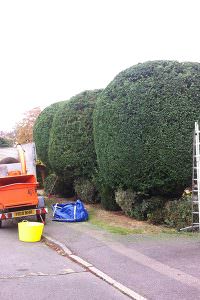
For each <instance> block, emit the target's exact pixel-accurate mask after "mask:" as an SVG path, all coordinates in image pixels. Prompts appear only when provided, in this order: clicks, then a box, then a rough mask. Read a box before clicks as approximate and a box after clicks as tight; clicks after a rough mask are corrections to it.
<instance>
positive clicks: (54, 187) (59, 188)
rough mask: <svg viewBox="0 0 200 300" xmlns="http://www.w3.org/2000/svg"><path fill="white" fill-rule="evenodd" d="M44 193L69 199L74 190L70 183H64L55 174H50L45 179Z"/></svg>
mask: <svg viewBox="0 0 200 300" xmlns="http://www.w3.org/2000/svg"><path fill="white" fill-rule="evenodd" d="M44 191H45V194H46V195H61V196H68V197H71V196H73V195H74V190H73V188H72V184H71V183H68V182H67V183H66V182H65V181H64V180H63V178H60V177H59V176H57V175H56V174H50V175H48V176H47V177H46V178H45V181H44Z"/></svg>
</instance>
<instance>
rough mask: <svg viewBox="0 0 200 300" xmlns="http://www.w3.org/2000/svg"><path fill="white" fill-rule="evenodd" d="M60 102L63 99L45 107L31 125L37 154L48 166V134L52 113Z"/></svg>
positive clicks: (53, 113)
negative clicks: (32, 125)
mask: <svg viewBox="0 0 200 300" xmlns="http://www.w3.org/2000/svg"><path fill="white" fill-rule="evenodd" d="M62 103H63V101H61V102H56V103H54V104H51V105H50V106H48V107H46V108H45V109H44V110H43V111H42V112H41V113H40V115H39V116H38V118H37V119H36V122H35V124H34V127H33V139H34V141H35V144H36V149H37V156H38V158H39V159H40V160H42V162H43V163H44V164H46V165H47V166H48V167H49V159H48V149H49V134H50V131H51V126H52V122H53V118H54V115H55V113H56V112H57V110H58V108H59V107H60V105H61V104H62Z"/></svg>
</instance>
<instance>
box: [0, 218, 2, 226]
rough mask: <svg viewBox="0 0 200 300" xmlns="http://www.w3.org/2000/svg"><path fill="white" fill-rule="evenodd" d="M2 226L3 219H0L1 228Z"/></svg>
mask: <svg viewBox="0 0 200 300" xmlns="http://www.w3.org/2000/svg"><path fill="white" fill-rule="evenodd" d="M1 227H2V221H1V220H0V228H1Z"/></svg>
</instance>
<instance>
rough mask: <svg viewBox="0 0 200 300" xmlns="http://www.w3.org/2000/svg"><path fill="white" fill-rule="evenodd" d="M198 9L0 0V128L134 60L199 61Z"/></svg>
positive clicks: (181, 1)
mask: <svg viewBox="0 0 200 300" xmlns="http://www.w3.org/2000/svg"><path fill="white" fill-rule="evenodd" d="M199 11H200V1H199V0H188V1H185V0H65V1H61V0H52V1H51V0H34V1H33V0H32V1H30V0H0V84H1V86H0V101H1V102H0V103H1V114H0V131H1V130H11V129H12V127H13V126H14V125H15V123H16V122H17V121H18V120H19V119H20V118H21V117H22V113H23V112H25V111H27V110H29V109H31V108H34V107H36V106H41V107H45V106H48V105H50V104H51V103H54V102H57V101H60V100H66V99H69V98H70V97H72V96H74V95H75V94H77V93H79V92H82V91H84V90H87V89H95V88H104V87H106V86H107V84H108V83H109V82H110V81H111V80H112V79H113V78H114V77H115V76H116V75H117V74H118V73H119V72H120V71H122V70H123V69H126V68H128V67H130V66H132V65H134V64H137V63H139V62H145V61H147V60H157V59H168V60H178V61H194V62H200V17H199Z"/></svg>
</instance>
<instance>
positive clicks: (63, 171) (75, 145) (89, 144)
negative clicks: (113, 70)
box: [49, 90, 101, 181]
mask: <svg viewBox="0 0 200 300" xmlns="http://www.w3.org/2000/svg"><path fill="white" fill-rule="evenodd" d="M100 92H101V90H94V91H85V92H83V93H81V94H78V95H76V96H75V97H72V98H71V99H70V100H69V101H66V102H64V104H63V106H62V108H60V109H59V110H58V112H57V113H56V115H55V117H54V120H53V125H52V129H51V134H50V145H49V159H50V163H51V166H52V168H53V170H54V172H55V173H56V174H58V175H59V176H63V177H64V179H65V180H66V181H67V180H71V181H74V180H75V179H77V178H79V177H81V178H91V177H92V174H93V172H94V168H95V166H96V154H95V150H94V142H93V126H92V113H93V109H94V105H95V101H96V98H97V96H98V95H99V94H100Z"/></svg>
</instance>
